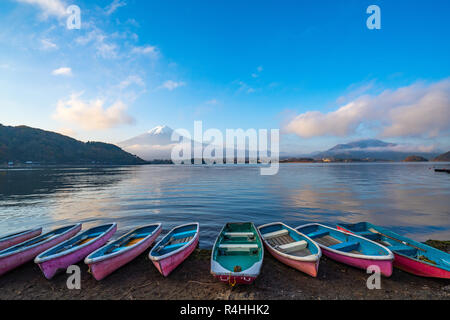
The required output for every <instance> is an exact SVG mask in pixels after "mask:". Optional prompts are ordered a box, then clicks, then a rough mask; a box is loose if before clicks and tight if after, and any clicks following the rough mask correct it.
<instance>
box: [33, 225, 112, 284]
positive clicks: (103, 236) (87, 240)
mask: <svg viewBox="0 0 450 320" xmlns="http://www.w3.org/2000/svg"><path fill="white" fill-rule="evenodd" d="M116 230H117V224H116V223H111V224H106V225H103V226H99V227H95V228H92V229H89V230H87V231H84V232H82V233H80V234H79V235H77V236H76V237H73V238H72V239H69V240H67V241H64V242H63V243H61V244H59V245H57V246H55V247H53V248H50V249H49V250H47V251H45V252H43V253H41V254H40V255H38V256H37V257H36V259H34V262H35V263H36V264H38V265H39V268H41V270H42V272H43V273H44V276H45V277H46V278H47V279H51V278H53V276H54V275H55V274H57V273H58V272H60V271H65V270H66V269H67V268H68V267H69V266H71V265H73V264H76V263H78V262H80V261H81V260H83V259H84V258H86V256H87V255H89V254H90V253H91V252H93V251H95V250H97V249H98V248H100V247H102V246H103V245H104V244H105V243H106V242H107V241H108V240H109V239H110V238H111V237H112V235H113V234H114V233H115V232H116Z"/></svg>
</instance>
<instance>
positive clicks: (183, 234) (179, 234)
mask: <svg viewBox="0 0 450 320" xmlns="http://www.w3.org/2000/svg"><path fill="white" fill-rule="evenodd" d="M197 232H198V226H197V224H189V225H186V226H181V227H178V228H175V229H174V230H172V231H171V232H170V233H169V234H168V235H167V236H165V237H164V238H163V240H162V241H161V242H160V243H159V244H158V247H156V248H155V249H154V250H152V253H151V254H152V255H153V256H156V257H158V256H163V255H166V254H168V253H170V252H172V251H175V250H177V249H179V248H181V247H184V246H185V245H187V244H188V243H189V241H191V240H192V239H193V238H194V237H195V235H196V233H197Z"/></svg>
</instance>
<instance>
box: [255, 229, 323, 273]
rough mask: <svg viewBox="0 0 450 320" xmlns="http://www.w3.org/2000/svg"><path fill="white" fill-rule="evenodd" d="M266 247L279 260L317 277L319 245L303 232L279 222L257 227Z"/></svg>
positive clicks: (319, 255)
mask: <svg viewBox="0 0 450 320" xmlns="http://www.w3.org/2000/svg"><path fill="white" fill-rule="evenodd" d="M258 230H259V233H260V234H261V238H262V240H263V242H264V246H265V247H266V249H267V250H268V251H269V252H270V253H271V254H272V255H273V256H274V257H275V258H276V259H277V260H279V261H281V262H282V263H284V264H287V265H288V266H290V267H292V268H294V269H297V270H299V271H302V272H304V273H306V274H308V275H310V276H312V277H317V272H318V270H319V261H320V257H321V256H322V251H321V250H320V247H319V246H318V245H317V244H316V243H315V242H314V241H312V240H311V239H310V238H308V237H307V236H305V235H304V234H302V233H300V232H298V231H297V230H295V229H293V228H291V227H289V226H287V225H285V224H284V223H281V222H274V223H269V224H265V225H263V226H260V227H258Z"/></svg>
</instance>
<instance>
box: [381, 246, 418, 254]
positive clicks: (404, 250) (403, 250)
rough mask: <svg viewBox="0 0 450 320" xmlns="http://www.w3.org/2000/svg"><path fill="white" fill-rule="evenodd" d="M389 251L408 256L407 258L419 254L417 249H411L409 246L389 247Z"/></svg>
mask: <svg viewBox="0 0 450 320" xmlns="http://www.w3.org/2000/svg"><path fill="white" fill-rule="evenodd" d="M388 249H389V250H391V251H394V252H398V253H401V254H404V255H407V256H409V255H414V254H416V252H417V249H415V248H411V247H408V246H404V245H397V246H389V247H388Z"/></svg>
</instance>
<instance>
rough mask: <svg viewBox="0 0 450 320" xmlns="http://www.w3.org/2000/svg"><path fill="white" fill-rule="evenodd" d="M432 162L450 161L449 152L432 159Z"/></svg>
mask: <svg viewBox="0 0 450 320" xmlns="http://www.w3.org/2000/svg"><path fill="white" fill-rule="evenodd" d="M433 161H441V162H447V161H450V151H449V152H446V153H443V154H441V155H439V156H437V157H436V158H434V159H433Z"/></svg>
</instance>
